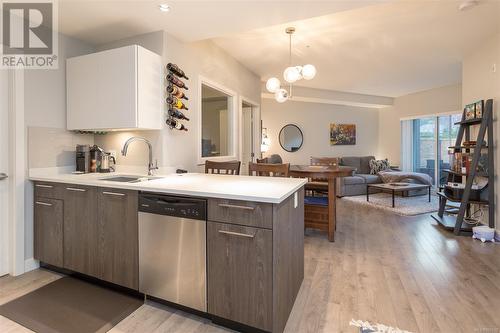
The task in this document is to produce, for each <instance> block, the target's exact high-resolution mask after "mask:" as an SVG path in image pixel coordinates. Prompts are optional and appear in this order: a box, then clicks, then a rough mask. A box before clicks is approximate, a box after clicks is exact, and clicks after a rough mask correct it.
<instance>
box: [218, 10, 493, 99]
mask: <svg viewBox="0 0 500 333" xmlns="http://www.w3.org/2000/svg"><path fill="white" fill-rule="evenodd" d="M459 3H460V2H457V1H452V0H447V1H396V2H391V3H384V4H378V5H375V6H370V7H363V8H358V9H353V10H349V11H343V12H338V13H334V14H329V15H324V16H319V17H314V18H309V19H304V20H300V21H296V22H289V23H287V24H282V25H275V26H272V27H266V28H262V29H255V30H252V31H248V32H245V33H235V34H233V35H230V36H224V37H219V38H215V39H214V42H215V43H216V44H218V45H219V46H220V47H222V48H223V49H225V50H226V51H227V52H228V53H230V54H231V55H232V56H234V57H235V58H236V59H238V60H239V61H240V62H241V63H243V64H244V65H246V66H247V67H249V68H250V69H251V70H252V71H254V72H255V73H257V74H259V75H260V76H261V77H262V79H264V80H267V79H268V78H269V77H271V76H277V77H278V78H279V79H280V80H282V77H283V76H282V73H283V70H284V69H285V67H286V66H287V65H288V36H287V35H286V34H285V33H284V30H285V28H286V27H287V26H295V27H296V28H297V32H296V33H295V35H294V39H293V44H294V47H293V63H294V64H297V65H302V64H306V63H312V64H314V65H315V66H316V68H317V70H318V74H317V76H316V77H315V78H314V79H313V80H311V81H304V80H302V81H299V83H298V85H302V86H305V87H311V88H321V89H329V90H340V91H348V92H356V93H363V94H372V95H381V96H390V97H397V96H401V95H405V94H408V93H412V92H416V91H422V90H426V89H430V88H434V87H439V86H445V85H449V84H454V83H459V82H461V61H462V59H463V58H464V55H466V54H467V53H470V52H472V51H473V50H474V48H476V47H477V46H478V45H479V44H480V43H481V42H483V41H484V40H486V39H487V38H493V36H494V34H495V33H497V34H498V32H499V31H500V30H499V22H500V1H496V0H493V1H486V0H482V1H481V2H480V3H479V5H478V6H476V7H473V8H470V9H468V10H466V11H459V10H458V4H459ZM499 43H500V41H499ZM282 81H283V80H282Z"/></svg>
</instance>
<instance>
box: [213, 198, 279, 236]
mask: <svg viewBox="0 0 500 333" xmlns="http://www.w3.org/2000/svg"><path fill="white" fill-rule="evenodd" d="M208 219H209V220H210V221H215V222H224V223H231V224H239V225H246V226H251V227H259V228H268V229H272V227H273V205H272V204H270V203H260V202H252V201H239V200H227V199H209V200H208Z"/></svg>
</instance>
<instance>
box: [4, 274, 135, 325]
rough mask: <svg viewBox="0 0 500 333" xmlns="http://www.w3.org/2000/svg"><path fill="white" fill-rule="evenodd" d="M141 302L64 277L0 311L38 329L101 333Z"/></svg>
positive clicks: (20, 298) (17, 299)
mask: <svg viewBox="0 0 500 333" xmlns="http://www.w3.org/2000/svg"><path fill="white" fill-rule="evenodd" d="M143 303H144V302H143V301H142V300H141V299H138V298H135V297H132V296H129V295H126V294H122V293H119V292H116V291H113V290H110V289H107V288H104V287H101V286H98V285H94V284H91V283H88V282H85V281H82V280H78V279H75V278H72V277H63V278H61V279H58V280H56V281H54V282H52V283H49V284H48V285H45V286H43V287H41V288H39V289H36V290H34V291H32V292H30V293H28V294H26V295H24V296H21V297H19V298H16V299H15V300H12V301H10V302H8V303H6V304H3V305H1V306H0V315H2V316H4V317H7V318H9V319H10V320H13V321H15V322H17V323H18V324H20V325H22V326H24V327H27V328H29V329H30V330H32V331H35V332H37V333H68V332H71V333H102V332H107V331H109V330H110V329H111V328H112V327H113V326H115V325H116V324H118V323H119V322H120V321H122V320H123V319H124V318H126V317H127V316H128V315H130V314H131V313H132V312H134V311H135V310H137V309H138V308H139V307H140V306H141V305H142V304H143Z"/></svg>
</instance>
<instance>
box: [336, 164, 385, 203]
mask: <svg viewBox="0 0 500 333" xmlns="http://www.w3.org/2000/svg"><path fill="white" fill-rule="evenodd" d="M373 159H375V157H374V156H360V157H357V156H347V157H342V158H340V162H339V163H340V165H344V166H350V167H353V168H355V169H356V171H354V172H353V175H352V176H350V177H343V178H339V180H338V181H337V196H340V197H344V196H352V195H362V194H366V184H376V183H381V182H382V181H381V180H380V177H379V176H377V175H370V160H373Z"/></svg>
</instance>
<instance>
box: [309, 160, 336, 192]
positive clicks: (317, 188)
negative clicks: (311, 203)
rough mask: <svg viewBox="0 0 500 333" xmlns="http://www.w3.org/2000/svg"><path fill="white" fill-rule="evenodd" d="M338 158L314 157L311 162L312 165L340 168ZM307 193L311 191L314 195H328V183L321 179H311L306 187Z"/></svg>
mask: <svg viewBox="0 0 500 333" xmlns="http://www.w3.org/2000/svg"><path fill="white" fill-rule="evenodd" d="M339 160H340V159H339V158H338V157H312V156H311V160H310V164H311V165H315V166H331V167H333V166H338V165H339ZM305 189H306V191H311V192H312V194H313V195H314V194H315V193H319V194H325V193H328V181H327V180H326V179H321V178H311V179H309V182H308V183H307V184H306V186H305Z"/></svg>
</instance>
